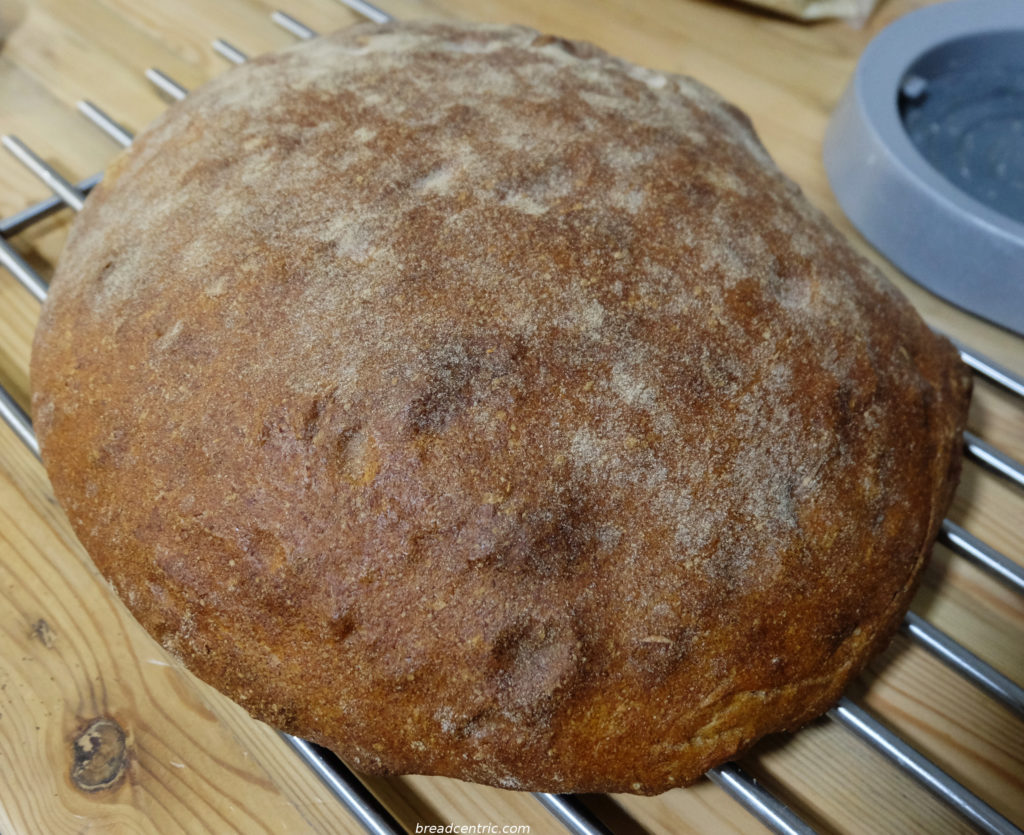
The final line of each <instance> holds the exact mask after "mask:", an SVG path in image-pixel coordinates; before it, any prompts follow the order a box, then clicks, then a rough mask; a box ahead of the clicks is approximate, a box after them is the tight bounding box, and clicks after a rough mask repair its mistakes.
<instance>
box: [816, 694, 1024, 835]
mask: <svg viewBox="0 0 1024 835" xmlns="http://www.w3.org/2000/svg"><path fill="white" fill-rule="evenodd" d="M828 715H829V716H831V717H832V718H833V719H835V720H836V721H837V722H839V723H841V724H842V725H844V726H845V727H847V728H849V729H850V730H852V731H853V732H854V733H856V734H857V736H859V737H860V738H861V739H863V740H864V741H865V742H867V743H869V744H870V745H871V746H872V747H873V748H875V749H876V750H877V751H880V752H881V753H882V754H884V755H885V756H886V757H887V758H888V759H890V760H892V761H893V762H894V763H896V764H897V765H898V766H899V767H900V768H901V769H903V770H904V771H905V772H907V773H908V774H910V775H911V776H912V777H914V778H915V779H916V780H917V781H918V782H919V783H921V784H922V785H923V786H925V787H927V788H928V790H929V791H931V792H932V793H934V794H935V795H936V796H938V797H939V798H940V799H941V800H943V801H945V802H946V803H948V804H949V805H950V806H951V807H952V808H954V809H955V810H956V811H957V812H959V813H960V814H961V815H963V816H964V817H965V818H966V819H967V820H969V821H970V822H971V823H972V824H974V826H976V827H978V828H979V829H980V830H981V831H983V832H987V833H991V835H1024V833H1021V831H1020V830H1019V829H1018V828H1017V827H1016V826H1014V825H1013V824H1012V823H1011V822H1010V821H1008V820H1007V819H1006V818H1004V817H1003V816H1002V815H1000V814H999V813H998V812H997V811H996V810H995V809H993V808H992V807H991V806H989V805H988V804H987V803H985V801H983V800H982V799H981V798H979V797H978V796H977V795H975V794H974V793H973V792H971V791H969V790H968V789H967V788H966V787H964V786H963V785H961V784H960V783H958V782H957V781H956V780H954V779H953V778H952V777H950V776H949V775H948V774H947V773H946V772H945V771H943V770H942V769H941V768H939V767H938V766H937V765H935V763H933V762H931V761H930V760H928V759H927V758H926V757H924V756H923V755H922V754H920V753H918V752H917V751H915V750H914V749H913V748H911V747H910V746H909V745H907V743H906V742H904V741H903V740H902V739H900V738H899V737H898V736H896V734H894V733H893V732H892V731H890V730H889V729H888V728H887V727H885V725H883V724H882V723H881V722H879V721H878V720H877V719H875V718H874V717H873V716H872V715H871V714H870V713H868V712H867V711H866V710H864V709H863V708H860V707H858V706H857V705H855V704H854V703H853V702H851V701H850V700H849V699H848V698H846V697H845V696H844V697H843V698H841V699H840V700H839V704H837V705H836V706H835V707H834V708H832V710H830V711H829V713H828Z"/></svg>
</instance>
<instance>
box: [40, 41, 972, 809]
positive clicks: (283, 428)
mask: <svg viewBox="0 0 1024 835" xmlns="http://www.w3.org/2000/svg"><path fill="white" fill-rule="evenodd" d="M32 375H33V386H34V393H33V407H34V412H35V418H36V423H37V428H38V431H39V437H40V441H41V444H42V448H43V455H44V460H45V461H46V464H47V468H48V470H49V472H50V474H51V478H52V481H53V485H54V489H55V491H56V493H57V496H58V497H59V499H60V501H61V503H62V505H63V506H64V508H65V509H66V511H67V513H68V516H69V517H70V519H71V521H72V524H73V525H74V527H75V530H76V532H77V533H78V535H79V537H80V538H81V540H82V542H83V543H84V544H85V546H86V548H87V549H88V551H89V553H90V554H91V555H92V556H93V558H94V560H95V561H96V564H97V566H98V567H99V568H100V570H101V571H103V573H104V574H105V575H106V576H107V577H108V578H109V579H110V581H111V582H112V584H113V585H114V587H115V588H116V589H117V590H118V592H119V593H120V594H121V596H122V597H123V598H124V600H125V601H126V603H127V604H128V606H129V607H130V608H131V610H132V611H133V612H134V614H135V615H136V617H137V618H138V619H139V620H140V622H141V623H142V624H143V625H144V626H145V627H146V628H147V629H148V630H149V631H150V632H151V633H152V634H153V635H154V636H155V637H156V638H157V639H158V640H160V641H161V642H162V643H163V644H164V646H166V647H167V648H169V649H170V650H171V651H173V652H175V653H177V654H178V655H180V656H181V657H182V658H183V659H184V660H185V662H186V663H187V664H188V666H189V667H190V668H191V669H192V670H194V671H195V672H196V673H197V674H198V675H200V676H201V677H202V678H204V679H205V680H207V681H209V682H210V683H212V684H214V685H215V686H216V687H218V688H219V689H221V690H223V691H224V692H226V693H227V694H228V695H230V696H232V697H233V698H234V699H236V700H237V701H239V702H240V703H241V704H242V705H244V706H245V707H246V708H247V709H248V710H250V712H252V713H253V715H255V716H257V717H259V718H261V719H265V720H266V721H268V722H271V723H272V724H275V725H277V726H278V727H281V728H283V729H285V730H288V731H290V732H292V733H297V734H301V735H303V736H306V737H308V738H311V739H314V740H316V741H318V742H321V743H324V744H326V745H328V746H329V747H331V748H333V749H335V750H336V751H337V752H338V753H339V754H340V755H341V756H343V757H344V758H346V759H347V760H349V761H350V762H351V763H352V764H353V765H354V766H356V767H358V768H361V769H365V770H367V771H374V772H408V771H414V772H419V773H431V774H447V775H453V776H457V777H462V778H464V779H469V780H475V781H479V782H484V783H490V784H493V785H498V786H504V787H511V788H523V789H539V790H547V791H634V792H641V793H654V792H659V791H662V790H664V789H667V788H669V787H671V786H675V785H681V784H685V783H688V782H690V781H692V780H694V779H696V778H697V777H698V776H699V775H700V774H701V773H702V772H703V771H704V770H705V769H706V768H707V767H709V766H711V765H713V764H715V763H717V762H720V761H721V760H723V759H726V758H729V757H730V756H732V755H733V754H734V753H735V752H737V751H739V750H742V749H744V748H745V747H747V746H749V745H750V744H751V743H752V742H753V741H754V740H756V739H757V738H759V737H760V736H762V735H763V734H765V733H768V732H771V731H774V730H779V729H784V728H786V729H795V728H796V727H798V726H799V725H800V724H801V723H803V722H806V721H807V720H809V719H810V718H812V717H813V716H815V715H817V714H819V713H820V712H822V711H823V710H825V709H826V708H827V707H828V706H829V705H830V704H831V703H832V702H833V701H834V700H835V699H836V698H837V697H838V695H839V693H840V692H841V690H842V688H843V687H844V686H845V684H846V682H847V681H848V680H849V679H850V678H851V677H852V676H854V675H856V674H857V672H858V671H859V670H860V669H861V668H862V667H863V665H864V664H865V663H866V661H867V660H868V658H869V657H870V656H871V655H872V653H874V652H876V651H878V650H879V649H880V648H881V647H882V646H884V644H885V643H886V641H887V640H888V639H889V637H890V636H891V634H892V632H893V631H894V629H895V628H896V627H897V625H898V623H899V620H900V618H901V616H902V614H903V612H904V611H905V609H906V607H907V605H908V603H909V599H910V595H911V593H912V591H913V588H914V585H915V582H916V579H917V577H918V576H919V572H920V569H921V567H922V564H923V562H924V560H925V558H926V556H927V554H928V551H929V549H930V546H931V543H932V541H933V539H934V536H935V534H936V531H937V527H938V525H939V522H940V520H941V517H942V515H943V513H944V511H945V508H946V506H947V504H948V502H949V500H950V496H951V492H952V490H953V487H954V485H955V482H956V473H957V468H958V466H959V443H960V434H961V431H962V426H963V421H964V415H965V411H966V402H967V398H968V395H969V377H968V375H967V373H966V371H965V369H964V368H963V366H961V365H960V363H959V360H958V358H957V356H956V352H955V351H954V350H953V348H952V347H951V346H950V345H949V344H948V343H947V342H945V341H944V340H942V339H939V338H937V337H935V336H934V335H933V334H932V333H931V332H930V331H929V330H928V328H927V327H926V326H925V325H924V323H923V322H922V321H921V320H920V319H919V318H918V317H917V315H916V314H915V313H914V312H913V310H912V309H911V308H910V307H909V305H908V303H907V302H906V301H905V300H904V299H903V298H902V297H901V296H900V295H899V294H898V293H897V292H896V291H895V290H893V289H892V288H891V287H890V286H889V285H888V284H886V282H885V281H884V280H883V279H882V278H881V276H880V275H878V273H877V271H875V270H874V269H872V268H871V267H870V266H869V265H868V264H867V263H866V262H865V261H864V260H863V259H862V258H860V257H859V256H857V255H856V254H855V253H854V252H853V251H852V249H851V248H850V247H849V246H848V245H847V244H846V243H845V241H844V240H843V239H842V237H841V235H840V234H839V233H838V232H836V231H835V230H834V229H833V228H832V227H831V226H830V225H829V224H828V223H827V222H826V221H825V220H824V219H823V217H822V216H821V215H820V214H819V213H818V212H816V211H815V210H814V209H812V208H811V207H810V206H809V205H808V204H807V202H806V201H805V200H804V199H803V198H802V197H801V196H800V194H799V190H798V189H797V188H796V187H795V186H794V185H793V184H792V183H790V182H789V181H788V180H786V179H785V178H784V177H783V176H782V175H781V174H780V173H779V172H778V171H777V170H776V169H775V167H774V165H773V164H772V163H771V161H770V160H769V159H768V157H767V155H766V154H765V152H764V151H763V149H762V148H761V146H760V145H759V143H758V142H757V139H756V137H755V136H754V134H753V131H752V129H751V128H750V126H749V122H747V120H746V119H745V117H743V116H742V114H740V113H739V112H738V111H736V110H735V109H734V108H732V107H730V106H728V105H726V104H724V103H723V102H722V101H721V100H720V99H718V98H717V97H716V96H715V95H714V94H712V93H710V92H709V91H707V90H705V89H704V88H703V87H701V86H700V85H698V84H696V83H695V82H693V81H691V80H689V79H684V78H679V77H674V76H665V75H660V74H657V73H653V72H650V71H647V70H641V69H639V68H636V67H633V66H631V65H629V64H626V63H624V62H621V61H618V60H616V59H613V58H610V57H608V56H606V55H605V54H604V53H602V52H600V51H599V50H597V49H595V48H593V47H590V46H587V45H581V44H573V43H568V42H565V41H560V40H558V39H554V38H548V37H540V36H537V35H536V33H534V32H531V31H529V30H525V29H521V28H512V27H475V28H474V27H465V26H457V25H440V24H432V25H408V26H404V27H396V26H386V27H366V26H363V27H356V28H354V29H351V30H347V31H344V32H340V33H338V34H336V35H333V36H331V37H329V38H324V39H320V40H318V41H316V42H312V43H310V44H306V45H303V46H300V47H297V48H295V49H291V50H288V51H285V52H283V53H279V54H275V55H270V56H265V57H262V58H260V59H257V60H255V61H253V62H251V63H250V64H248V65H246V66H244V67H242V68H240V69H238V70H234V71H232V72H231V73H229V74H227V75H226V76H224V77H222V78H220V79H217V80H216V81H214V82H211V83H210V84H208V85H206V86H205V87H203V88H201V89H199V90H197V91H195V92H194V93H193V94H191V95H190V96H189V98H188V99H187V101H185V102H184V103H183V104H180V105H176V106H174V107H173V108H171V110H170V111H168V113H167V114H166V115H165V116H163V117H162V118H161V119H159V120H157V122H156V123H155V125H154V126H152V127H151V128H150V129H149V130H148V131H146V132H145V133H144V134H143V135H141V136H140V137H139V138H138V139H137V140H136V142H135V144H134V145H133V146H132V148H131V149H130V150H129V151H128V152H127V153H126V154H125V155H124V156H123V157H122V158H121V159H120V160H119V161H118V163H117V164H116V165H115V167H114V169H113V170H112V171H111V172H110V174H109V175H108V177H107V179H106V181H105V182H104V183H103V184H102V185H101V186H100V187H99V188H98V189H97V190H96V192H95V193H94V194H93V195H92V196H91V197H90V199H89V201H88V205H87V207H86V209H85V211H83V212H82V214H81V216H80V218H79V221H78V222H77V224H76V225H75V228H74V230H73V232H72V235H71V238H70V241H69V243H68V247H67V249H66V252H65V255H64V259H63V261H62V262H61V266H60V269H59V271H58V274H57V276H56V277H55V279H54V283H53V289H52V292H51V295H50V298H49V300H48V302H47V304H46V306H45V308H44V312H43V318H42V322H41V325H40V328H39V331H38V334H37V337H36V344H35V349H34V352H33V363H32Z"/></svg>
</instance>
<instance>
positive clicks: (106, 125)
mask: <svg viewBox="0 0 1024 835" xmlns="http://www.w3.org/2000/svg"><path fill="white" fill-rule="evenodd" d="M77 106H78V112H79V113H81V114H82V115H83V116H85V118H86V119H88V120H89V121H90V122H92V123H93V124H94V125H96V127H98V128H99V129H100V130H101V131H103V132H104V133H105V134H106V135H107V136H109V137H110V138H111V139H113V140H114V141H115V142H116V143H117V144H118V145H121V146H122V147H124V148H127V147H128V146H129V145H131V144H132V140H133V139H134V138H135V137H134V136H133V135H132V133H131V131H129V130H128V129H127V128H125V127H124V126H123V125H121V124H120V123H119V122H115V121H114V120H113V119H111V118H110V117H109V116H108V115H107V114H106V113H104V112H103V111H102V110H100V109H99V107H97V106H96V105H95V104H93V103H92V102H91V101H89V100H88V99H82V100H81V101H80V102H79V103H78V105H77ZM97 176H99V175H97Z"/></svg>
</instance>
